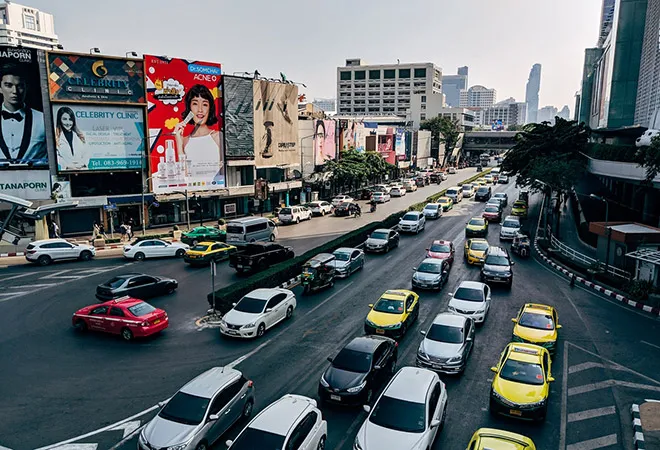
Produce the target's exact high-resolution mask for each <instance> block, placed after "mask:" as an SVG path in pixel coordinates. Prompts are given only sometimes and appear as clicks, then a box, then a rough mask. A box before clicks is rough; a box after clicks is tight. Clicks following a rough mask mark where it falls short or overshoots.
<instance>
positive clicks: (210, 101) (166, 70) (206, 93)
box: [144, 55, 225, 194]
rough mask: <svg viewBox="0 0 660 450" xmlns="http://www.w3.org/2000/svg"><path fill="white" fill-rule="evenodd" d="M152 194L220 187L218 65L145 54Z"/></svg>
mask: <svg viewBox="0 0 660 450" xmlns="http://www.w3.org/2000/svg"><path fill="white" fill-rule="evenodd" d="M144 60H145V71H146V76H147V101H148V112H147V120H148V123H149V140H150V151H149V162H150V170H151V176H152V177H153V192H155V193H157V194H166V193H171V192H174V191H183V190H186V189H187V190H193V191H207V190H213V189H219V188H224V187H225V161H224V138H223V136H222V132H223V128H222V99H221V97H222V70H221V66H220V64H217V63H208V62H200V61H186V60H183V59H174V58H167V57H164V56H163V57H160V56H150V55H145V56H144Z"/></svg>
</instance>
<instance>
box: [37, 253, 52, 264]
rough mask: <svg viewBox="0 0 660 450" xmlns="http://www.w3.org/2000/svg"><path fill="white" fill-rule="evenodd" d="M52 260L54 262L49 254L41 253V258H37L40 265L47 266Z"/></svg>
mask: <svg viewBox="0 0 660 450" xmlns="http://www.w3.org/2000/svg"><path fill="white" fill-rule="evenodd" d="M51 262H53V260H52V259H51V257H50V256H48V255H41V256H40V257H39V259H37V263H38V264H39V265H40V266H47V265H48V264H50V263H51Z"/></svg>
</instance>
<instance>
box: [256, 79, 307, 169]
mask: <svg viewBox="0 0 660 450" xmlns="http://www.w3.org/2000/svg"><path fill="white" fill-rule="evenodd" d="M253 93H254V100H253V102H254V148H255V158H254V160H255V165H256V166H257V167H284V166H292V165H299V164H300V150H299V147H298V86H296V85H295V84H284V83H273V82H270V81H265V80H255V81H254V86H253Z"/></svg>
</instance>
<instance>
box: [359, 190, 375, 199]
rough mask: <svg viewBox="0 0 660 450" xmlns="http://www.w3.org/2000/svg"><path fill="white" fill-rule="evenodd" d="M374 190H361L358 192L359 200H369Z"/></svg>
mask: <svg viewBox="0 0 660 450" xmlns="http://www.w3.org/2000/svg"><path fill="white" fill-rule="evenodd" d="M373 193H374V190H373V188H363V189H362V190H361V191H360V200H371V196H372V195H373Z"/></svg>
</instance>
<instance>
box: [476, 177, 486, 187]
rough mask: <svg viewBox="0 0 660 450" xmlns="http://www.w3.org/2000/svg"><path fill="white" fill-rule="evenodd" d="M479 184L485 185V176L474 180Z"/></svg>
mask: <svg viewBox="0 0 660 450" xmlns="http://www.w3.org/2000/svg"><path fill="white" fill-rule="evenodd" d="M475 183H477V184H478V185H479V186H486V179H485V178H479V179H478V180H477V181H475Z"/></svg>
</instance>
